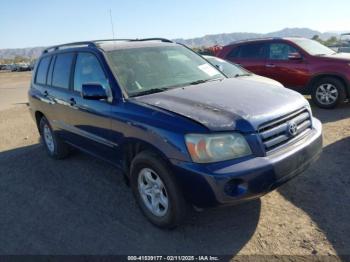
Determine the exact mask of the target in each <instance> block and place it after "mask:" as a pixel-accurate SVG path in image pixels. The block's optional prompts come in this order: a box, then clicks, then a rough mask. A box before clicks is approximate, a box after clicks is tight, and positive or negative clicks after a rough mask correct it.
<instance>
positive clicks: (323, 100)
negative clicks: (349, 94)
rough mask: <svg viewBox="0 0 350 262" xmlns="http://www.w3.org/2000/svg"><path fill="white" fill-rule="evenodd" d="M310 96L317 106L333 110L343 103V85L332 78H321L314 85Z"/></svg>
mask: <svg viewBox="0 0 350 262" xmlns="http://www.w3.org/2000/svg"><path fill="white" fill-rule="evenodd" d="M311 96H312V100H313V102H314V103H315V104H316V105H317V106H319V107H321V108H326V109H331V108H335V107H336V106H337V105H339V104H340V103H342V102H344V99H345V88H344V84H343V83H342V82H341V81H339V80H338V79H336V78H333V77H326V78H323V79H321V80H319V81H317V82H316V83H315V84H314V86H313V88H312V93H311Z"/></svg>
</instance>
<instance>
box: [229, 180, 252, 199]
mask: <svg viewBox="0 0 350 262" xmlns="http://www.w3.org/2000/svg"><path fill="white" fill-rule="evenodd" d="M247 190H248V185H247V183H245V182H244V181H243V180H242V179H232V180H230V181H229V182H227V183H226V185H225V192H226V194H228V195H230V196H235V197H236V196H240V195H243V194H245V193H246V192H247Z"/></svg>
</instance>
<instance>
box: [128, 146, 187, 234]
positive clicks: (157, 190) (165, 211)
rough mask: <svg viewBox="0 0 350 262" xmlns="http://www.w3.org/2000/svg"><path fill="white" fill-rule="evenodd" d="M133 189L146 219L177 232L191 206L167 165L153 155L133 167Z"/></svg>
mask: <svg viewBox="0 0 350 262" xmlns="http://www.w3.org/2000/svg"><path fill="white" fill-rule="evenodd" d="M130 175H131V177H130V182H131V188H132V190H133V193H134V195H135V198H136V200H137V203H138V204H139V206H140V208H141V210H142V212H143V213H144V215H145V216H146V217H147V218H148V219H149V220H150V221H151V222H152V223H153V224H154V225H156V226H158V227H162V228H174V227H175V226H177V225H179V224H180V223H181V222H182V221H183V219H184V218H185V216H186V212H187V211H188V205H187V203H186V201H185V199H184V197H183V195H182V192H181V190H180V188H179V186H178V185H177V183H176V181H175V179H174V177H173V176H172V174H171V172H170V170H169V169H168V167H167V165H166V163H165V162H164V161H163V160H161V158H160V157H158V156H157V155H155V154H154V153H153V152H150V151H143V152H141V153H139V154H138V155H137V156H136V157H135V158H134V159H133V161H132V164H131V174H130Z"/></svg>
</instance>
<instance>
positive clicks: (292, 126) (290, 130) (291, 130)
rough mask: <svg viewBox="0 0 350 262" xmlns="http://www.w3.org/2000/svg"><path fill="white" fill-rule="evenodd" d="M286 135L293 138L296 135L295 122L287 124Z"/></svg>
mask: <svg viewBox="0 0 350 262" xmlns="http://www.w3.org/2000/svg"><path fill="white" fill-rule="evenodd" d="M287 131H288V134H289V135H290V136H295V135H296V134H297V132H298V126H297V124H296V123H295V122H292V121H291V122H289V123H288V130H287Z"/></svg>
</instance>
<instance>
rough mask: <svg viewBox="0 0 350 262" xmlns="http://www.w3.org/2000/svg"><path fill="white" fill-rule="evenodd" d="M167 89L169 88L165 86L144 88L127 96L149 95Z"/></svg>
mask: <svg viewBox="0 0 350 262" xmlns="http://www.w3.org/2000/svg"><path fill="white" fill-rule="evenodd" d="M168 89H169V88H167V87H162V88H153V89H148V90H144V91H140V92H136V93H133V94H130V95H129V97H135V96H144V95H150V94H154V93H160V92H163V91H166V90H168Z"/></svg>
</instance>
